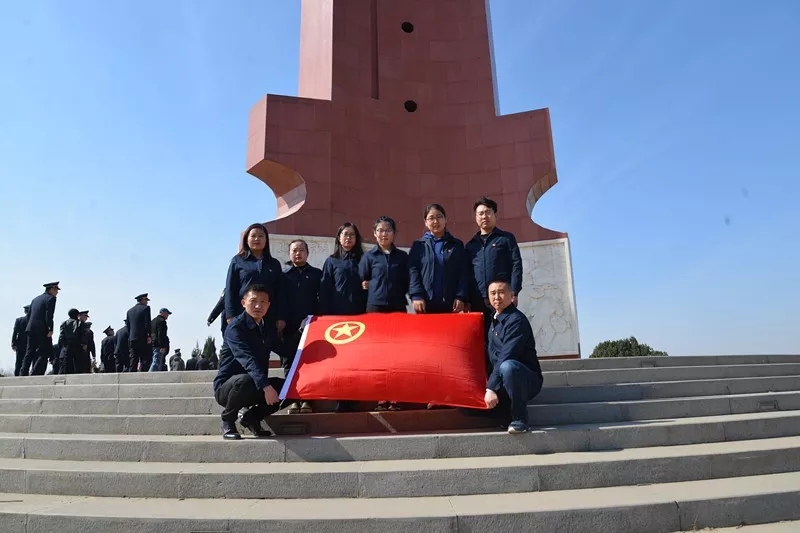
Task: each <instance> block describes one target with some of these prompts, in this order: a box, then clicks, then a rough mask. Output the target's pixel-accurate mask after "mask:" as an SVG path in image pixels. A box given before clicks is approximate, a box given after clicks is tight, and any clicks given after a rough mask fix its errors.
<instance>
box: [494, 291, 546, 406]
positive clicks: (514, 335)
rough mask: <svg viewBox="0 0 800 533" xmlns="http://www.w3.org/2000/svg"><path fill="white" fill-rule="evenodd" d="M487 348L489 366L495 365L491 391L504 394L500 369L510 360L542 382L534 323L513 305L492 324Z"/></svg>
mask: <svg viewBox="0 0 800 533" xmlns="http://www.w3.org/2000/svg"><path fill="white" fill-rule="evenodd" d="M487 348H488V350H487V351H488V352H489V362H490V363H491V365H492V373H491V374H490V375H489V380H488V381H487V383H486V388H487V389H491V390H493V391H495V392H497V391H499V390H500V387H501V386H502V383H501V378H500V365H501V364H502V363H503V361H506V360H508V359H513V360H514V361H519V362H520V363H522V364H524V365H525V366H527V367H528V368H530V369H531V371H532V372H533V373H534V374H537V375H538V376H539V378H540V379H541V377H542V369H541V367H540V366H539V359H538V358H537V357H536V342H535V341H534V340H533V328H531V323H530V322H528V317H526V316H525V313H523V312H522V311H520V310H519V309H517V307H516V306H514V305H509V306H508V307H506V308H505V310H503V312H502V313H500V314H499V315H498V316H497V318H495V319H493V320H492V326H491V328H490V329H489V342H488V346H487Z"/></svg>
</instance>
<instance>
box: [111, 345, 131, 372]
mask: <svg viewBox="0 0 800 533" xmlns="http://www.w3.org/2000/svg"><path fill="white" fill-rule="evenodd" d="M130 368H131V357H130V354H129V353H128V352H126V351H125V350H124V349H123V351H122V352H120V353H115V354H114V370H116V371H117V372H128V371H129V370H130Z"/></svg>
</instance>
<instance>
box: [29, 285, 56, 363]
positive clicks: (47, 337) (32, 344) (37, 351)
mask: <svg viewBox="0 0 800 533" xmlns="http://www.w3.org/2000/svg"><path fill="white" fill-rule="evenodd" d="M60 290H61V288H60V287H59V286H58V282H57V281H54V282H51V283H45V284H44V293H43V294H40V295H39V296H37V297H36V298H34V299H33V301H31V306H30V307H31V312H30V315H29V316H28V325H27V326H25V332H26V333H27V336H28V346H27V347H26V350H25V358H24V359H23V360H22V367H21V368H20V370H19V375H20V376H27V375H29V374H30V375H34V376H42V375H44V373H45V371H47V360H48V359H49V357H50V355H51V354H52V348H53V343H52V341H51V339H52V338H53V317H54V316H55V313H56V297H57V296H58V292H59V291H60ZM31 366H33V368H31Z"/></svg>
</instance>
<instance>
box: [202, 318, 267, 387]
mask: <svg viewBox="0 0 800 533" xmlns="http://www.w3.org/2000/svg"><path fill="white" fill-rule="evenodd" d="M270 331H272V330H271V328H269V326H267V324H266V323H265V322H264V321H262V323H261V325H258V324H256V322H255V320H253V319H252V318H251V317H250V315H248V314H247V313H246V312H243V313H242V314H240V315H238V316H237V317H236V318H234V319H233V320H231V323H230V324H228V329H226V330H225V344H226V345H227V346H228V348H229V349H230V351H231V353H230V355H228V356H226V357H223V358H222V360H221V361H220V362H219V371H217V377H215V378H214V391H216V390H217V389H218V388H219V387H220V386H221V385H222V384H223V383H225V382H226V381H228V380H229V379H230V378H231V377H233V376H237V375H239V374H249V375H250V377H251V378H253V383H255V385H256V388H257V389H258V390H261V389H263V388H264V387H266V386H267V385H269V354H270V351H271V350H272V344H273V339H272V337H271V334H270ZM199 365H200V362H199V361H198V367H199ZM278 392H280V391H278Z"/></svg>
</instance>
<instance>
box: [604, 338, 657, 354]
mask: <svg viewBox="0 0 800 533" xmlns="http://www.w3.org/2000/svg"><path fill="white" fill-rule="evenodd" d="M666 355H669V354H668V353H667V352H659V351H656V350H654V349H652V348H651V347H650V346H648V345H647V344H639V341H637V340H636V337H630V338H627V339H619V340H616V341H604V342H601V343H600V344H598V345H597V346H595V347H594V350H593V351H592V355H590V356H589V357H590V358H591V357H661V356H666Z"/></svg>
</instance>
